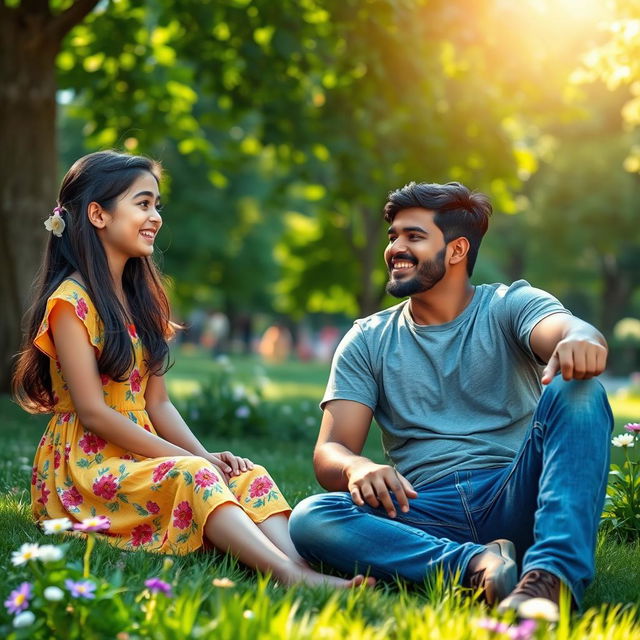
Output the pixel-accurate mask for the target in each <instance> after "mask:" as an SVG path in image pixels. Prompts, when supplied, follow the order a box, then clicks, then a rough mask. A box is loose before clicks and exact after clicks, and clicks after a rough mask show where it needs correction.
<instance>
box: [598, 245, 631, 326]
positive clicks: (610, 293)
mask: <svg viewBox="0 0 640 640" xmlns="http://www.w3.org/2000/svg"><path fill="white" fill-rule="evenodd" d="M601 272H602V295H601V311H600V326H599V327H598V328H599V329H600V330H601V331H602V333H604V335H605V336H606V337H607V338H610V337H611V336H612V335H613V328H614V327H615V324H616V322H617V321H618V320H619V319H620V318H621V317H622V315H623V313H624V309H625V307H626V306H627V304H628V303H629V300H630V298H631V294H632V292H633V286H632V284H631V280H630V278H629V275H628V274H627V273H625V272H624V271H623V270H622V269H620V267H619V265H618V260H617V258H616V256H614V255H606V256H603V257H602V262H601Z"/></svg>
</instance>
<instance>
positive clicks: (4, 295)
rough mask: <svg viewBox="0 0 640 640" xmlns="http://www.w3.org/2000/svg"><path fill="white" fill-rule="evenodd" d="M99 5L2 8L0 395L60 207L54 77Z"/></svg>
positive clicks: (33, 3) (35, 3) (36, 3)
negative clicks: (50, 219) (70, 37)
mask: <svg viewBox="0 0 640 640" xmlns="http://www.w3.org/2000/svg"><path fill="white" fill-rule="evenodd" d="M96 4H97V0H83V1H78V2H76V3H74V4H73V5H72V6H71V7H69V8H68V9H67V10H66V11H65V12H63V13H61V14H58V15H56V16H53V15H52V14H51V13H50V11H49V6H48V2H46V1H42V0H30V1H24V2H22V4H21V5H20V6H18V7H15V8H11V7H7V6H5V5H4V2H3V3H2V4H0V140H2V153H0V304H2V307H3V308H2V313H1V314H0V392H6V391H8V390H9V387H10V380H11V369H12V365H13V356H14V355H15V354H16V352H17V351H18V349H19V345H20V340H21V333H22V331H21V319H22V317H23V315H24V312H25V310H26V307H27V305H28V303H29V298H30V293H31V289H32V282H33V278H34V275H35V273H36V270H37V267H38V265H39V263H40V261H41V257H42V249H43V245H44V243H45V241H46V233H47V232H46V231H45V229H44V226H43V222H44V220H45V218H46V217H47V216H48V215H49V214H50V213H51V210H52V209H53V207H54V206H55V196H56V182H57V163H56V69H55V59H56V55H57V53H58V51H59V49H60V45H61V42H62V38H63V37H64V36H65V34H66V33H67V32H68V31H69V29H71V27H73V26H74V25H75V24H77V23H78V22H80V21H81V20H82V19H84V17H85V16H86V15H87V13H89V12H90V11H91V9H92V8H93V7H94V6H95V5H96Z"/></svg>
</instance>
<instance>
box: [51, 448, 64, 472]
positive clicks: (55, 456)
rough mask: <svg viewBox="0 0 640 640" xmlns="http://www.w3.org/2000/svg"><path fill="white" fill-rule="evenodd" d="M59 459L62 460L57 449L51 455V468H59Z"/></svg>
mask: <svg viewBox="0 0 640 640" xmlns="http://www.w3.org/2000/svg"><path fill="white" fill-rule="evenodd" d="M60 458H62V454H61V453H60V451H59V450H58V449H56V451H55V453H54V454H53V468H54V469H57V468H58V467H59V466H60Z"/></svg>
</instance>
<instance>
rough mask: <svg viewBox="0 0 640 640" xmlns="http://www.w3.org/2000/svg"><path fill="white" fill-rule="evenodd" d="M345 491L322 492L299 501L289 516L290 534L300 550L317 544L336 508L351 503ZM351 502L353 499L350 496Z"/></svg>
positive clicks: (333, 516) (338, 508)
mask: <svg viewBox="0 0 640 640" xmlns="http://www.w3.org/2000/svg"><path fill="white" fill-rule="evenodd" d="M345 496H346V497H347V498H349V495H348V494H344V493H321V494H318V495H315V496H309V497H308V498H305V499H304V500H302V501H301V502H299V503H298V504H297V505H296V506H295V508H294V510H293V511H292V512H291V516H290V518H289V534H290V535H291V539H292V540H293V542H294V544H295V545H296V547H297V548H298V550H299V551H300V550H304V549H307V548H309V547H310V546H315V545H317V544H318V541H319V540H320V539H321V538H322V537H323V532H326V531H327V527H328V525H329V523H330V522H331V521H332V520H333V519H334V518H335V513H336V510H340V509H341V508H344V507H345V506H347V507H348V506H353V505H352V504H351V505H349V504H347V502H346V501H345ZM349 502H351V499H350V498H349Z"/></svg>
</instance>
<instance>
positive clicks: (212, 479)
mask: <svg viewBox="0 0 640 640" xmlns="http://www.w3.org/2000/svg"><path fill="white" fill-rule="evenodd" d="M195 481H196V485H197V486H198V487H202V488H205V487H210V486H211V485H212V484H215V483H216V482H219V481H220V478H218V476H217V475H216V474H215V473H213V471H210V470H209V469H200V471H198V472H197V473H196V475H195Z"/></svg>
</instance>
